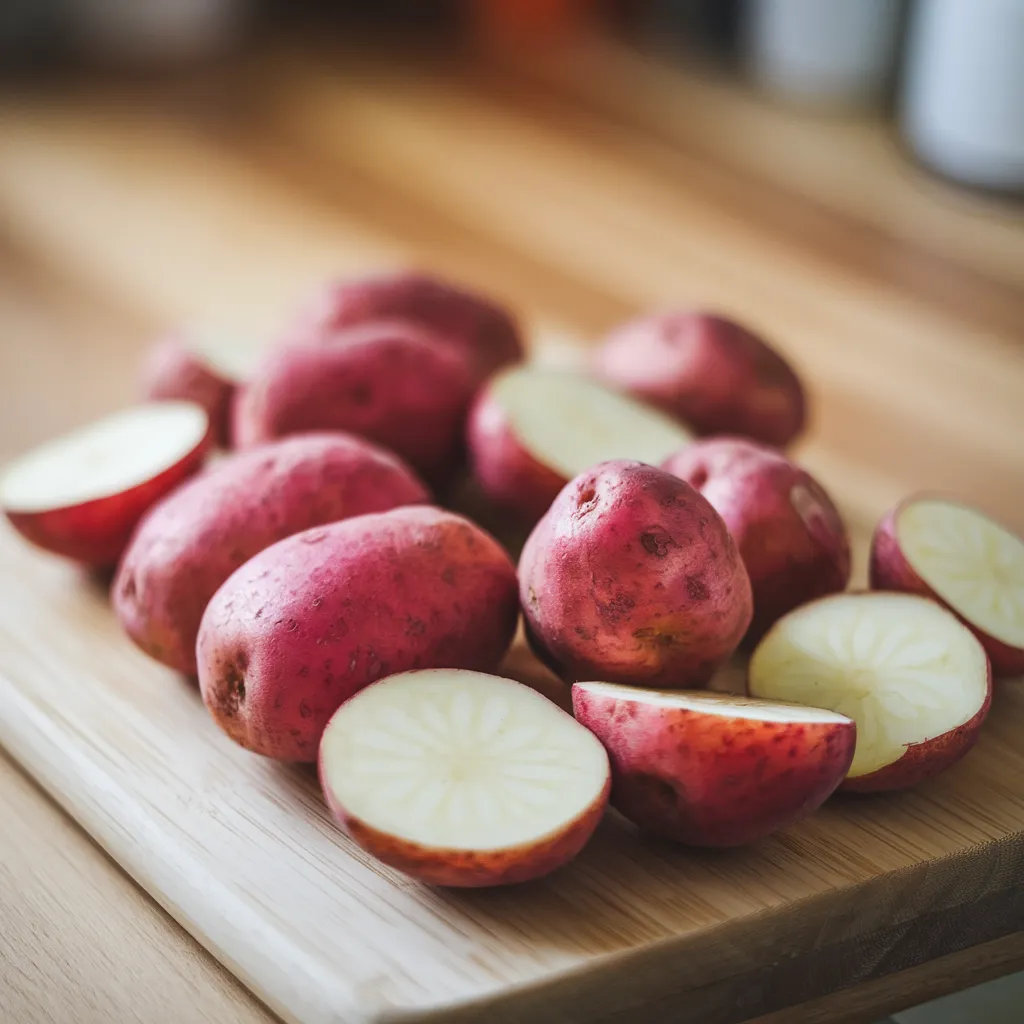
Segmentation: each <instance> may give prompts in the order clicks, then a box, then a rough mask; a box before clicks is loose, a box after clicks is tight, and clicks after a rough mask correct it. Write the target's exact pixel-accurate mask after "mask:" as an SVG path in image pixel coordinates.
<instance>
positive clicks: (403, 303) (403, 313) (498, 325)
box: [289, 271, 523, 384]
mask: <svg viewBox="0 0 1024 1024" xmlns="http://www.w3.org/2000/svg"><path fill="white" fill-rule="evenodd" d="M374 320H406V321H409V322H411V323H415V324H419V325H421V326H423V327H425V328H427V329H429V330H430V331H431V332H432V333H433V334H434V335H435V336H436V337H437V338H438V339H439V340H441V341H443V342H444V343H445V344H448V345H450V346H452V347H453V348H455V349H456V350H458V352H459V353H460V354H461V355H463V356H465V357H466V358H467V359H468V360H469V362H470V365H471V366H472V367H473V374H474V383H475V384H479V383H481V382H482V381H484V380H485V379H486V378H487V377H489V376H491V374H492V373H494V372H495V371H496V370H498V369H500V368H501V367H502V366H505V365H507V364H509V363H518V362H519V361H520V360H521V359H522V358H523V343H522V339H521V336H520V331H519V327H518V325H517V324H516V322H515V320H514V319H513V317H512V316H511V314H510V313H509V312H508V311H507V310H505V309H503V308H502V307H501V306H499V305H498V304H497V303H494V302H492V301H491V300H489V299H486V298H484V297H483V296H481V295H478V294H475V293H473V292H469V291H465V290H463V289H461V288H457V287H455V286H454V285H451V284H448V283H446V282H444V281H440V280H438V279H437V278H435V277H430V276H429V275H427V274H421V273H416V272H410V271H401V272H399V273H390V274H380V275H377V276H374V277H366V278H362V279H359V280H355V281H338V282H334V283H332V284H330V285H328V286H327V287H326V288H325V289H323V291H322V292H321V293H320V294H318V295H317V296H315V297H314V299H313V300H312V301H311V303H310V305H309V307H308V308H307V309H306V310H304V311H303V312H302V314H301V316H300V317H299V319H298V322H297V323H296V324H295V325H294V327H293V329H292V331H291V333H290V335H289V337H290V338H291V339H292V340H298V341H317V340H323V339H325V338H327V339H329V338H330V337H331V336H333V335H334V334H335V333H336V332H338V331H341V330H345V329H346V328H349V327H354V326H357V325H359V324H365V323H368V322H370V321H374Z"/></svg>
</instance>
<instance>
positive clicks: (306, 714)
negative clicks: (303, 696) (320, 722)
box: [299, 700, 313, 718]
mask: <svg viewBox="0 0 1024 1024" xmlns="http://www.w3.org/2000/svg"><path fill="white" fill-rule="evenodd" d="M299 717H301V718H312V717H313V709H312V708H311V707H310V706H309V704H307V703H306V701H304V700H300V701H299Z"/></svg>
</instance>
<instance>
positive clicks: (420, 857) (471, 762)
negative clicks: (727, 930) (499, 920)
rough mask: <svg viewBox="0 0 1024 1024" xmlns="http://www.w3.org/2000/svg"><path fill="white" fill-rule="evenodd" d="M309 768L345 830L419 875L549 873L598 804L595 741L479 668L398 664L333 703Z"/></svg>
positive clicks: (487, 879)
mask: <svg viewBox="0 0 1024 1024" xmlns="http://www.w3.org/2000/svg"><path fill="white" fill-rule="evenodd" d="M320 778H321V782H322V784H323V787H324V793H325V795H326V797H327V800H328V803H329V804H330V806H331V808H332V810H333V811H334V813H335V815H336V816H337V818H338V820H339V822H340V823H341V825H342V827H343V828H344V829H345V831H346V832H347V833H348V834H349V835H350V836H351V837H352V838H353V839H354V840H355V841H356V842H357V843H358V844H359V845H360V846H361V847H363V849H365V850H367V851H368V852H369V853H371V854H373V855H374V856H375V857H377V858H378V859H380V860H382V861H384V863H386V864H389V865H391V866H392V867H395V868H397V869H399V870H400V871H404V872H405V873H406V874H409V875H412V876H414V877H416V878H419V879H421V880H422V881H425V882H430V883H432V884H435V885H450V886H485V885H505V884H510V883H513V882H523V881H526V880H528V879H531V878H537V877H539V876H541V875H545V874H547V873H548V872H549V871H553V870H554V869H555V868H557V867H559V866H561V865H562V864H564V863H565V862H566V861H568V860H570V859H571V858H572V857H574V856H575V855H576V854H577V853H578V852H579V851H580V850H581V849H582V848H583V846H584V844H585V843H586V841H587V840H588V839H589V838H590V835H591V834H592V833H593V831H594V829H595V828H596V827H597V823H598V821H599V820H600V818H601V815H602V814H603V812H604V809H605V806H606V804H607V801H608V791H609V786H610V776H609V768H608V757H607V754H606V753H605V751H604V748H603V747H602V746H601V744H600V743H599V742H598V741H597V739H596V738H595V737H594V736H593V735H592V734H591V733H590V732H589V731H588V730H587V729H585V728H583V727H582V726H581V725H579V724H578V723H577V722H575V721H574V720H573V719H572V717H571V716H570V715H567V714H566V713H565V712H564V711H562V710H561V709H560V708H559V707H557V706H556V705H555V704H553V703H551V701H549V700H548V699H547V698H546V697H542V696H541V695H540V694H538V693H536V692H535V691H534V690H531V689H530V688H529V687H528V686H524V685H523V684H522V683H517V682H514V681H513V680H511V679H503V678H500V677H498V676H492V675H486V674H484V673H481V672H469V671H459V670H450V669H434V670H424V671H418V672H405V673H401V674H399V675H394V676H391V677H389V678H387V679H384V680H382V681H381V682H379V683H375V684H374V685H372V686H370V687H368V688H367V689H365V690H363V691H362V692H361V693H359V694H357V695H356V696H355V697H353V698H352V699H351V700H349V701H347V702H346V703H345V704H343V705H342V706H341V708H339V710H338V711H337V712H336V713H335V715H334V717H333V718H332V719H331V721H330V724H329V725H328V726H327V729H326V731H325V732H324V736H323V740H322V742H321V745H320Z"/></svg>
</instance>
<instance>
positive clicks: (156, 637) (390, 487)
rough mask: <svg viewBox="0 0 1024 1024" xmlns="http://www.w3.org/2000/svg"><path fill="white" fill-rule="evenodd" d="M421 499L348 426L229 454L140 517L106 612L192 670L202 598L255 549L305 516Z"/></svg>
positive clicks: (312, 522) (308, 522)
mask: <svg viewBox="0 0 1024 1024" xmlns="http://www.w3.org/2000/svg"><path fill="white" fill-rule="evenodd" d="M429 500H430V496H429V494H428V493H427V490H426V488H425V487H424V486H423V484H422V483H421V482H420V481H419V480H418V479H416V477H415V476H414V475H413V473H412V471H411V470H410V469H409V468H408V467H407V466H406V465H405V464H404V463H402V462H401V461H400V460H399V459H398V458H397V457H396V456H395V455H392V454H391V452H388V451H385V450H384V449H383V448H378V447H377V446H376V445H373V444H370V442H368V441H364V440H362V439H361V438H357V437H350V436H348V435H346V434H298V435H296V436H294V437H289V438H285V439H284V440H282V441H275V442H272V443H270V444H267V445H263V446H261V447H259V448H254V449H252V450H251V451H247V452H239V453H236V454H234V455H229V456H227V457H226V458H225V459H223V460H222V461H221V462H219V463H218V464H217V465H215V466H213V467H211V468H210V469H208V470H206V471H205V472H204V473H202V474H200V475H199V476H197V477H195V478H194V479H192V480H190V481H189V482H188V483H186V484H185V485H184V486H182V487H180V488H178V490H176V491H175V492H174V493H173V494H171V495H170V496H169V497H167V498H165V499H164V500H163V501H162V502H161V503H160V504H158V505H157V506H156V507H155V508H153V509H152V510H151V511H150V512H149V514H148V515H147V516H146V517H145V519H143V521H142V522H141V523H140V525H139V527H138V529H137V530H136V531H135V535H134V536H133V537H132V540H131V543H130V544H129V546H128V549H127V551H126V552H125V554H124V557H123V559H122V560H121V565H120V567H119V569H118V572H117V576H116V577H115V579H114V585H113V588H112V591H111V593H112V596H113V603H114V612H115V614H116V615H117V617H118V619H119V620H120V622H121V625H122V626H123V627H124V629H125V632H127V634H128V636H130V637H131V639H132V640H133V641H135V643H136V644H138V646H139V647H141V648H142V650H144V651H145V652H146V653H147V654H149V655H150V656H151V657H153V658H156V660H157V661H161V662H163V663H164V664H165V665H168V666H170V667H171V668H173V669H177V670H178V671H179V672H184V673H185V674H187V675H195V673H196V637H197V635H198V633H199V622H200V620H201V619H202V617H203V612H204V611H205V610H206V605H207V604H208V603H209V600H210V598H211V597H213V595H214V593H216V591H217V588H218V587H219V586H220V585H221V584H222V583H223V582H224V581H225V580H226V579H227V578H228V577H229V576H230V575H231V574H232V573H233V572H234V571H235V570H236V569H237V568H238V567H239V566H240V565H242V564H243V563H244V562H247V561H248V560H249V559H250V558H252V556H253V555H255V554H257V553H258V552H260V551H262V550H263V549H264V548H266V547H269V546H270V545H271V544H274V543H275V542H276V541H279V540H283V539H284V538H285V537H289V536H291V535H292V534H293V533H299V532H300V531H301V530H306V529H309V528H310V527H313V526H320V525H322V524H324V523H332V522H336V521H338V520H341V519H348V518H351V517H352V516H358V515H364V514H365V513H368V512H385V511H387V510H388V509H391V508H395V507H397V506H399V505H413V504H418V503H421V502H426V501H429Z"/></svg>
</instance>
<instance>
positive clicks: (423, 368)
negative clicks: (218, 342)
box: [234, 323, 473, 482]
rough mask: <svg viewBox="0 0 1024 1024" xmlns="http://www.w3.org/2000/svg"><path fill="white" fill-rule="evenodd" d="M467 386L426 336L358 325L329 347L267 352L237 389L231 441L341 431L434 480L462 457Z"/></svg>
mask: <svg viewBox="0 0 1024 1024" xmlns="http://www.w3.org/2000/svg"><path fill="white" fill-rule="evenodd" d="M472 388H473V382H472V378H471V374H470V371H469V368H468V366H467V364H466V362H465V360H464V359H463V357H462V356H460V355H459V354H458V353H457V352H455V351H454V350H453V349H451V348H450V347H448V346H445V345H441V344H438V342H437V341H436V340H435V339H434V338H433V336H432V335H430V334H428V333H427V332H426V331H424V330H422V329H421V328H419V327H415V326H413V325H411V324H403V323H390V324H385V323H373V324H366V325H365V326H362V327H354V328H352V329H351V330H349V331H346V332H344V333H341V334H337V335H335V336H334V338H333V339H332V340H331V341H330V342H329V343H325V344H314V345H293V346H291V347H288V348H283V349H279V350H278V351H277V352H275V353H273V354H272V355H271V356H270V357H269V358H268V359H267V360H266V361H265V362H264V363H263V364H262V366H261V367H260V368H259V369H258V370H257V371H256V373H255V375H254V376H253V378H252V380H251V381H250V383H249V384H248V386H246V387H245V388H243V389H242V390H241V392H240V393H239V396H238V399H237V401H236V403H235V412H234V441H235V444H236V446H237V447H239V448H250V447H252V446H253V445H257V444H263V443H264V442H266V441H270V440H273V439H274V438H278V437H284V436H286V435H288V434H298V433H306V432H308V431H316V430H340V431H344V432H346V433H351V434H357V435H359V436H360V437H365V438H368V439H369V440H371V441H376V442H377V443H378V444H382V445H384V446H385V447H386V448H390V449H391V450H392V451H394V452H397V453H398V454H399V455H400V456H401V457H402V458H403V459H405V460H406V461H407V462H408V463H409V464H410V465H411V466H412V467H413V468H414V469H415V470H417V471H418V472H419V473H422V474H423V476H424V477H426V478H427V479H428V480H429V481H432V482H441V481H445V480H447V479H448V478H449V477H450V476H451V475H452V473H453V472H454V469H455V467H456V465H457V464H458V462H459V460H460V457H461V450H462V432H463V425H464V423H465V418H466V411H467V408H468V406H469V402H470V399H471V398H472Z"/></svg>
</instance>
